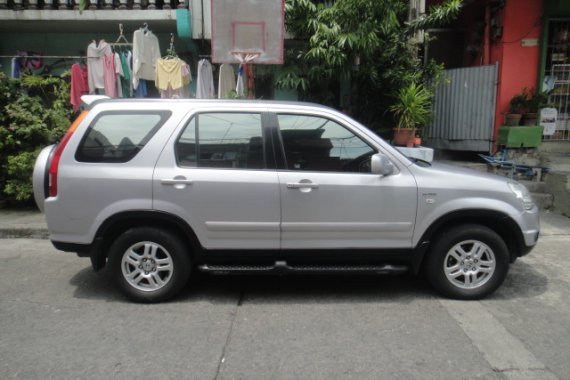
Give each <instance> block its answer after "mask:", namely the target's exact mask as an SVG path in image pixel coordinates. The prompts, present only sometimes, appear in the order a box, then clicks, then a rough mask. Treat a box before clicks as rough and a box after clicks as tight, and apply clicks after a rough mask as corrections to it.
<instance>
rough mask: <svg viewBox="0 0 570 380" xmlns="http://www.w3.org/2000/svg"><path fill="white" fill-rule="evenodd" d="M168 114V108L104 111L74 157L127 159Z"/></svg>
mask: <svg viewBox="0 0 570 380" xmlns="http://www.w3.org/2000/svg"><path fill="white" fill-rule="evenodd" d="M169 115H170V113H169V112H159V113H106V114H105V113H103V114H101V115H100V116H99V117H97V118H96V119H95V120H94V121H93V123H92V125H91V126H90V127H89V129H88V131H87V133H86V135H85V137H84V138H83V140H82V141H81V143H80V144H79V148H78V149H77V153H76V155H75V158H76V159H77V160H78V161H81V162H118V163H120V162H127V161H129V160H131V159H132V158H133V157H135V156H136V154H137V153H138V152H139V151H140V150H141V149H142V148H143V147H144V146H145V145H146V143H147V142H148V141H149V140H150V139H151V137H152V136H153V135H154V134H155V133H156V131H157V130H158V129H159V128H160V126H161V125H162V124H163V123H164V121H165V120H166V119H167V118H168V116H169Z"/></svg>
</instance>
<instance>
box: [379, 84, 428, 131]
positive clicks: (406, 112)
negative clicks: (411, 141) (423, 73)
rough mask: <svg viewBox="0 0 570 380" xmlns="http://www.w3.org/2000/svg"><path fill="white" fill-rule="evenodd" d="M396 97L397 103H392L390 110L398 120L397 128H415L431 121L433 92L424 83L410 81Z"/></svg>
mask: <svg viewBox="0 0 570 380" xmlns="http://www.w3.org/2000/svg"><path fill="white" fill-rule="evenodd" d="M395 98H396V103H394V104H393V105H391V106H390V107H389V110H390V111H391V112H392V113H393V114H394V116H395V117H396V118H397V120H398V122H397V124H396V129H397V130H400V129H402V128H410V129H415V128H417V127H418V126H423V125H426V124H427V123H429V122H430V120H431V116H432V108H431V105H432V98H433V92H432V91H430V90H429V89H428V88H426V87H425V86H424V85H423V84H421V83H420V84H416V83H415V82H410V84H409V85H407V86H405V87H403V88H401V89H400V90H399V91H398V92H397V93H396V95H395Z"/></svg>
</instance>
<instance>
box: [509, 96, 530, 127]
mask: <svg viewBox="0 0 570 380" xmlns="http://www.w3.org/2000/svg"><path fill="white" fill-rule="evenodd" d="M528 98H529V94H528V91H527V89H526V88H524V89H523V91H522V92H521V93H519V94H516V95H515V96H513V97H512V98H511V101H510V102H509V113H508V114H506V115H505V125H508V126H510V127H515V126H517V125H519V124H520V122H521V118H522V114H523V113H524V112H525V111H526V107H527V103H528Z"/></svg>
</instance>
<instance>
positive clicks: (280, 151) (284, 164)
mask: <svg viewBox="0 0 570 380" xmlns="http://www.w3.org/2000/svg"><path fill="white" fill-rule="evenodd" d="M280 115H290V116H306V117H317V118H321V119H326V120H329V121H332V122H334V123H336V124H338V125H339V126H340V127H342V128H344V129H346V130H348V131H349V132H350V133H352V134H353V135H354V136H356V137H358V138H359V139H360V140H362V142H364V143H365V144H366V145H368V146H369V147H370V149H371V150H372V152H373V153H372V154H376V153H379V152H380V150H379V149H378V147H376V146H375V145H373V144H371V143H370V142H369V141H368V139H367V138H366V136H364V135H363V134H362V133H360V131H358V130H355V129H354V128H351V127H350V126H348V125H347V124H346V123H344V122H343V121H341V120H339V119H337V118H334V117H332V115H322V114H319V113H315V112H296V111H292V110H279V111H274V112H271V117H272V120H273V124H274V130H275V133H274V136H275V137H274V140H275V143H274V144H275V151H276V156H278V158H276V160H277V164H278V167H279V169H280V170H284V171H288V172H296V173H330V174H333V173H334V174H356V175H373V173H367V172H355V171H333V170H302V169H301V170H297V169H290V168H289V163H288V161H287V155H286V153H285V144H284V141H283V134H282V133H281V126H280V124H279V116H280Z"/></svg>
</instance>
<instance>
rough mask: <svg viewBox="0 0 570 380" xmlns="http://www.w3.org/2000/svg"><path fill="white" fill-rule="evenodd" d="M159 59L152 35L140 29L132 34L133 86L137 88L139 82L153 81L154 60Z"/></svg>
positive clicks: (158, 51) (157, 45)
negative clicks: (143, 80) (142, 80)
mask: <svg viewBox="0 0 570 380" xmlns="http://www.w3.org/2000/svg"><path fill="white" fill-rule="evenodd" d="M159 58H160V46H159V44H158V38H157V37H156V36H155V35H154V33H152V32H150V31H148V32H146V33H145V32H144V31H142V30H140V29H138V30H135V32H134V33H133V86H134V87H135V88H137V87H138V86H139V80H140V79H145V80H152V81H153V80H154V79H155V76H156V74H155V73H156V71H155V67H156V60H157V59H159Z"/></svg>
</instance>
